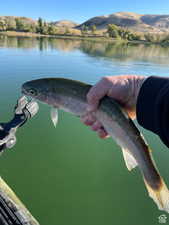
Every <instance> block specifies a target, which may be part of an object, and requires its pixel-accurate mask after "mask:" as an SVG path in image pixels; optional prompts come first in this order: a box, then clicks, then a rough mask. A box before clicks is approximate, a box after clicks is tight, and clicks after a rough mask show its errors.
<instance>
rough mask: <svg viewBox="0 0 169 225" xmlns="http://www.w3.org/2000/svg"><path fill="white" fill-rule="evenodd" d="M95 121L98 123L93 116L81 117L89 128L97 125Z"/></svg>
mask: <svg viewBox="0 0 169 225" xmlns="http://www.w3.org/2000/svg"><path fill="white" fill-rule="evenodd" d="M95 121H96V118H95V117H94V116H93V115H91V114H87V115H85V116H83V117H81V122H82V123H84V124H85V125H87V126H92V125H93V124H94V123H95Z"/></svg>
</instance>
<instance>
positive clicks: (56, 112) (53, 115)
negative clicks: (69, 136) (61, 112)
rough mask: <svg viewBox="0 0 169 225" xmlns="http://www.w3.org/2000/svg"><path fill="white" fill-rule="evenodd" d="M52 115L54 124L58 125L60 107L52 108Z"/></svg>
mask: <svg viewBox="0 0 169 225" xmlns="http://www.w3.org/2000/svg"><path fill="white" fill-rule="evenodd" d="M50 116H51V120H52V122H53V124H54V126H55V127H56V125H57V123H58V109H57V108H52V109H51V112H50Z"/></svg>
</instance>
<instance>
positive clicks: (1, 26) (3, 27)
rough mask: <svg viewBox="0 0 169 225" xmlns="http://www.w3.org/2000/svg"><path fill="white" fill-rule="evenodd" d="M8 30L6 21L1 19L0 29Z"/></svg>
mask: <svg viewBox="0 0 169 225" xmlns="http://www.w3.org/2000/svg"><path fill="white" fill-rule="evenodd" d="M5 30H6V23H5V21H4V20H0V31H5Z"/></svg>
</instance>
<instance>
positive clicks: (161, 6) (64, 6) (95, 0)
mask: <svg viewBox="0 0 169 225" xmlns="http://www.w3.org/2000/svg"><path fill="white" fill-rule="evenodd" d="M120 11H127V12H136V13H140V14H169V0H162V1H159V0H157V1H156V0H141V1H137V0H126V1H124V0H116V1H115V0H102V1H100V0H84V1H81V0H69V1H68V0H45V1H44V0H41V1H40V0H28V1H23V0H5V1H2V0H1V2H0V15H13V16H26V17H31V18H34V19H36V18H38V17H42V18H43V19H45V20H47V21H56V20H62V19H68V20H73V21H75V22H78V23H82V22H84V21H86V20H87V19H90V18H91V17H94V16H99V15H106V14H111V13H114V12H120Z"/></svg>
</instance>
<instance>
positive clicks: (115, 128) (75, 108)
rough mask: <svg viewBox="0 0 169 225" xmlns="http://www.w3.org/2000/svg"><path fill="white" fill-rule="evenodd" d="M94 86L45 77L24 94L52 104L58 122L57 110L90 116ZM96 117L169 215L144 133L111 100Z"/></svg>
mask: <svg viewBox="0 0 169 225" xmlns="http://www.w3.org/2000/svg"><path fill="white" fill-rule="evenodd" d="M90 88H91V85H89V84H85V83H82V82H79V81H74V80H68V79H63V78H43V79H38V80H32V81H28V82H26V83H24V84H23V86H22V93H23V94H25V95H27V96H31V97H32V98H34V99H38V100H40V101H41V102H44V103H47V104H48V105H51V106H52V107H53V108H55V110H52V112H51V117H52V120H53V122H54V124H56V123H57V117H58V116H57V109H62V110H64V111H66V112H70V113H73V114H74V115H76V116H83V115H85V114H86V107H87V105H88V104H87V99H86V94H87V93H88V91H89V89H90ZM94 114H95V117H96V118H97V120H98V121H100V122H101V124H102V125H103V127H104V129H105V130H106V131H107V132H108V133H109V135H110V136H111V137H112V138H113V139H114V140H115V141H116V142H117V144H118V145H119V146H120V147H121V149H122V153H123V156H124V160H125V163H126V166H127V168H128V169H129V170H132V169H133V168H135V167H136V166H138V168H139V169H140V171H141V173H142V175H143V180H144V183H145V186H146V188H147V190H148V193H149V196H150V197H151V198H153V200H154V201H155V203H156V204H157V206H158V208H159V209H160V210H164V211H166V212H168V213H169V191H168V188H167V187H166V185H165V183H164V181H163V179H162V177H161V176H160V174H159V172H158V170H157V168H156V166H155V163H154V161H153V159H152V156H151V151H150V149H149V147H148V145H147V144H146V142H145V140H144V138H143V136H142V134H141V133H140V132H139V130H138V129H137V127H136V126H135V125H134V123H133V122H132V120H131V119H130V118H129V117H128V115H127V113H125V111H124V110H123V109H122V108H121V107H120V105H119V104H118V103H117V102H116V101H115V100H113V99H112V98H109V97H107V96H106V97H104V98H103V99H102V100H101V101H100V105H99V107H98V109H97V111H96V112H94Z"/></svg>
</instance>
